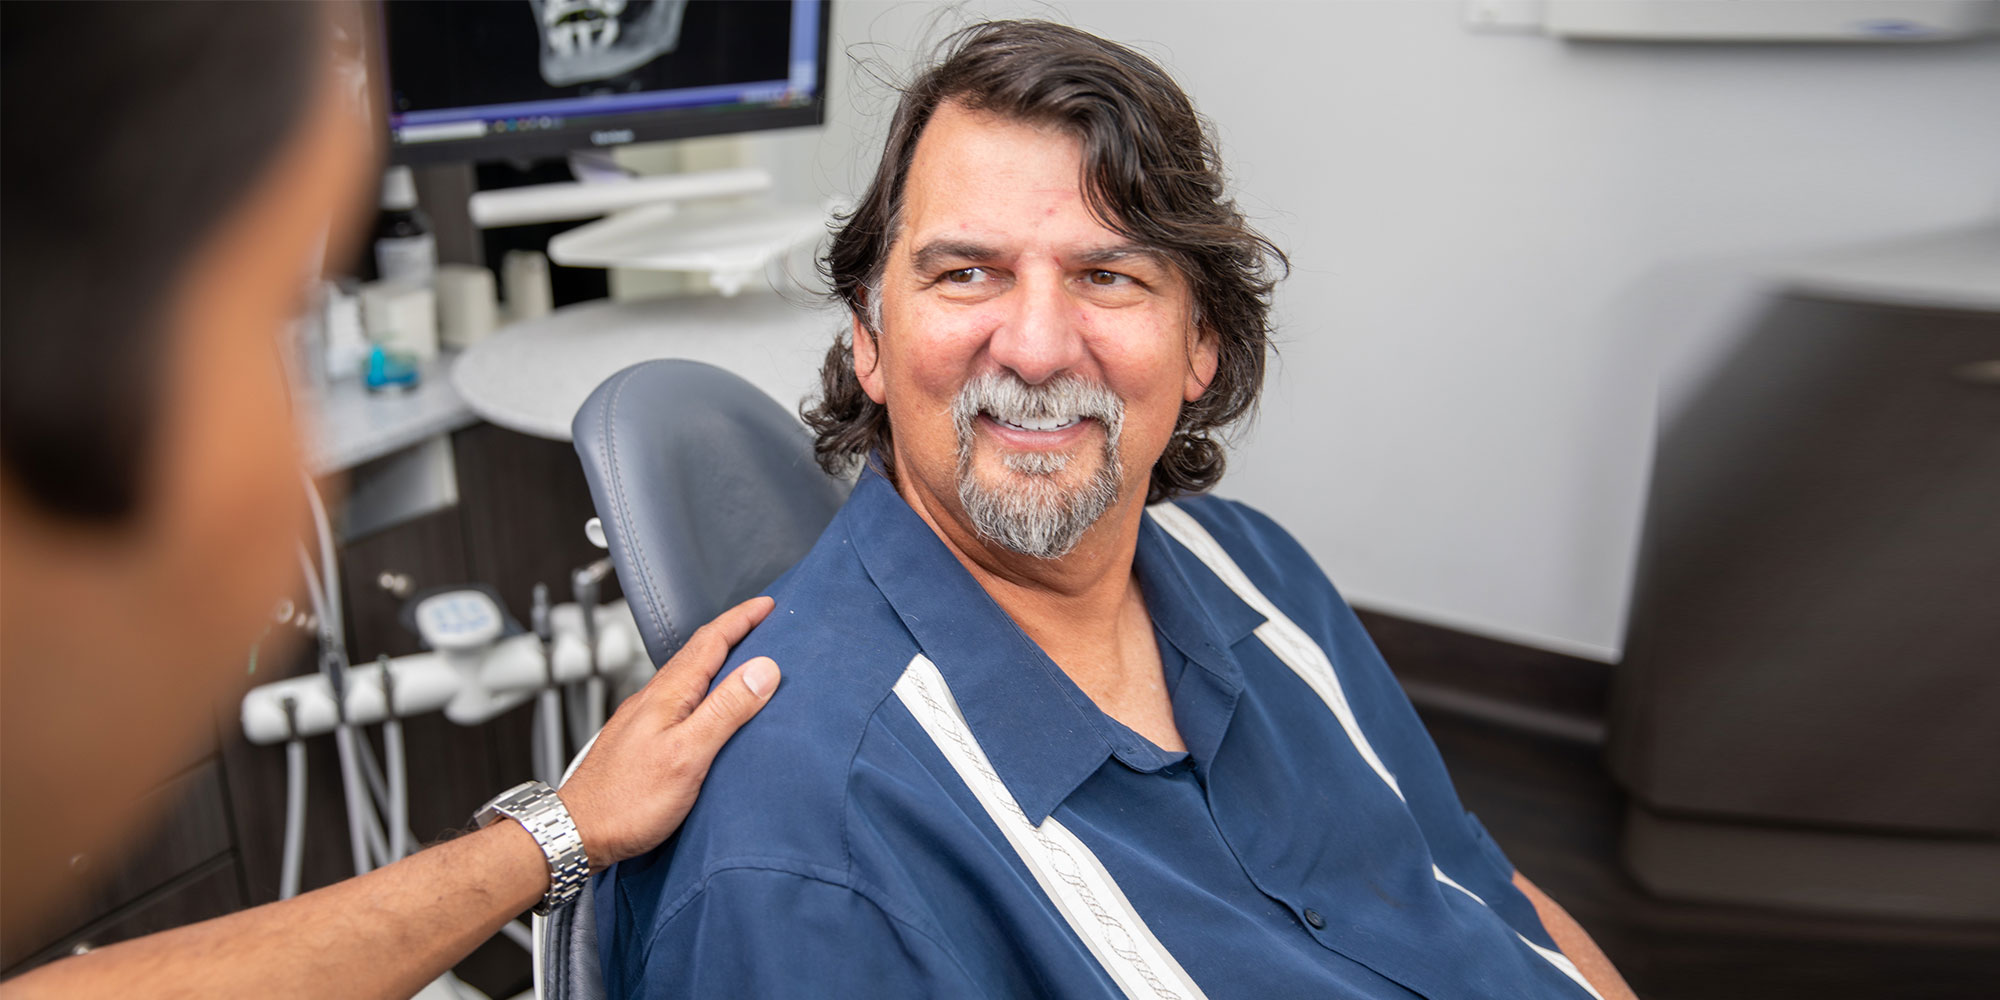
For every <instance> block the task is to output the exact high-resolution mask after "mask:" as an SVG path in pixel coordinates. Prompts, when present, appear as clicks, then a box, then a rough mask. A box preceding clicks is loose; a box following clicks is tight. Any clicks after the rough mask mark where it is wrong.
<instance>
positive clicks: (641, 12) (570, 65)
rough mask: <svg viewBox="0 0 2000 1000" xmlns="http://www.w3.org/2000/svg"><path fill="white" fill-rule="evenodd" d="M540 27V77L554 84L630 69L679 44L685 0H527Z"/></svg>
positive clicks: (600, 77) (585, 80)
mask: <svg viewBox="0 0 2000 1000" xmlns="http://www.w3.org/2000/svg"><path fill="white" fill-rule="evenodd" d="M528 6H530V7H533V8H534V9H535V20H536V21H537V22H538V23H539V25H540V27H541V29H542V79H543V80H544V81H546V82H547V83H548V85H549V86H551V87H567V86H569V85H571V84H576V83H593V82H596V81H598V80H608V79H611V78H613V77H616V76H618V75H620V74H623V73H629V72H631V71H632V70H635V69H638V68H639V67H641V66H644V65H646V64H647V63H649V62H652V61H653V60H654V59H656V58H659V57H660V56H663V55H666V54H668V53H670V52H672V51H674V49H675V48H677V47H679V46H680V43H681V15H682V14H684V13H686V12H687V0H632V2H630V3H628V2H626V0H528Z"/></svg>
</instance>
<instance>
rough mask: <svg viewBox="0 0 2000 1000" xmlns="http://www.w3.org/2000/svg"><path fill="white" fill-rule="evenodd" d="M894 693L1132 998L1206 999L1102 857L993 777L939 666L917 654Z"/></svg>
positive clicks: (1162, 999) (1079, 933)
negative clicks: (1038, 819) (1032, 814)
mask: <svg viewBox="0 0 2000 1000" xmlns="http://www.w3.org/2000/svg"><path fill="white" fill-rule="evenodd" d="M895 690H896V697H898V698H900V699H902V702H903V706H904V707H905V708H908V709H909V710H910V714H911V715H912V716H915V717H916V720H917V724H918V725H920V726H922V727H923V728H924V732H925V733H927V734H928V735H929V736H930V738H931V742H933V743H935V744H937V747H938V749H939V750H940V751H942V752H943V753H944V756H945V759H946V760H948V761H950V762H951V766H952V769H953V770H955V771H957V772H958V777H959V779H960V780H961V781H964V782H965V786H966V787H967V788H969V789H971V790H972V794H973V797H974V798H977V799H978V800H979V804H980V805H981V806H984V807H985V809H986V814H987V815H988V816H990V817H992V819H993V823H994V825H996V826H998V827H999V828H1000V832H1001V833H1002V834H1004V835H1006V837H1007V842H1008V843H1009V844H1012V845H1013V847H1014V852H1015V853H1016V854H1019V855H1020V856H1021V860H1022V861H1023V862H1024V863H1026V865H1027V866H1028V872H1029V873H1030V874H1032V875H1033V876H1034V877H1035V881H1036V882H1038V883H1040V884H1041V887H1042V891H1043V892H1044V893H1047V894H1048V897H1049V899H1050V901H1052V902H1054V903H1055V905H1056V909H1057V910H1058V911H1060V912H1061V913H1062V915H1063V919H1064V920H1066V921H1068V922H1069V926H1070V929H1071V930H1073V931H1075V932H1076V935H1077V937H1079V938H1081V939H1082V940H1083V943H1084V946H1085V947H1087V948H1089V949H1090V953H1091V954H1092V955H1095V956H1097V962H1098V964H1099V965H1101V966H1103V968H1104V971H1105V972H1106V973H1108V974H1109V975H1110V976H1111V979H1112V981H1113V982H1114V983H1116V984H1117V985H1118V988H1119V989H1120V990H1121V991H1123V992H1124V994H1125V995H1126V996H1127V997H1130V998H1134V1000H1137V998H1142V997H1151V998H1156V1000H1196V998H1202V1000H1206V995H1205V994H1203V993H1202V991H1201V987H1199V986H1196V985H1195V984H1194V980H1193V979H1191V978H1189V977H1188V974H1187V971H1186V970H1184V969H1182V968H1181V964H1180V962H1179V961H1177V960H1176V959H1175V958H1174V956H1173V953H1172V952H1170V951H1168V950H1167V948H1166V946H1165V945H1163V944H1161V943H1160V939H1159V938H1156V937H1154V936H1153V931H1152V928H1149V927H1147V926H1146V922H1145V920H1143V919H1141V918H1140V916H1139V911H1138V910H1136V909H1133V907H1132V902H1131V901H1130V900H1128V899H1126V898H1125V892H1124V890H1122V889H1120V888H1118V883H1117V881H1115V880H1114V879H1112V877H1111V873H1110V872H1108V871H1106V870H1105V869H1104V865H1103V863H1102V862H1100V861H1098V860H1097V855H1095V854H1093V853H1091V850H1090V848H1089V847H1086V846H1084V843H1083V841H1082V840H1081V839H1079V838H1078V837H1077V836H1076V834H1073V833H1071V832H1070V831H1069V829H1068V828H1067V827H1065V826H1063V825H1062V823H1061V821H1059V820H1057V819H1056V818H1055V817H1054V816H1050V817H1047V818H1046V819H1044V820H1042V825H1041V826H1039V827H1037V826H1036V825H1035V824H1033V823H1031V822H1029V820H1028V817H1027V814H1026V813H1023V812H1022V811H1021V807H1020V805H1018V804H1017V803H1015V801H1014V796H1013V794H1012V793H1010V792H1009V791H1007V786H1006V785H1005V784H1003V783H1002V782H1001V781H1000V776H999V775H997V774H995V773H994V772H993V765H992V762H991V761H990V760H988V759H987V756H986V751H985V750H983V749H981V748H980V746H979V741H978V740H977V739H975V738H974V737H973V735H972V730H971V728H970V727H969V726H967V725H966V724H965V716H964V715H963V714H962V713H960V711H959V709H958V699H956V698H954V697H953V696H952V693H951V688H950V687H949V686H948V685H947V684H945V680H944V675H943V674H941V673H939V672H938V668H937V665H936V664H934V663H932V662H931V661H930V660H928V659H926V658H925V657H924V656H923V655H922V654H918V656H917V657H916V658H915V659H913V660H911V661H910V665H909V666H908V667H907V668H905V669H904V671H903V676H902V677H901V678H900V679H898V680H897V681H896V688H895Z"/></svg>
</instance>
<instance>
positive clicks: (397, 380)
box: [362, 344, 421, 392]
mask: <svg viewBox="0 0 2000 1000" xmlns="http://www.w3.org/2000/svg"><path fill="white" fill-rule="evenodd" d="M420 378H421V376H420V375H419V373H418V372H417V363H416V359H414V358H412V357H410V356H409V355H406V354H402V353H392V352H390V351H387V350H384V349H383V348H382V345H380V344H377V345H375V348H374V349H373V350H371V351H369V352H368V370H367V371H366V372H364V373H363V375H362V384H363V385H365V386H367V387H368V391H369V392H384V391H387V390H389V389H414V388H416V387H417V382H418V381H419V380H420Z"/></svg>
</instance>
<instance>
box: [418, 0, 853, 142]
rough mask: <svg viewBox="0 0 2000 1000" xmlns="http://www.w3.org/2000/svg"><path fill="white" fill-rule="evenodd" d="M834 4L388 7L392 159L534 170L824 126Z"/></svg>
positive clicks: (585, 1)
mask: <svg viewBox="0 0 2000 1000" xmlns="http://www.w3.org/2000/svg"><path fill="white" fill-rule="evenodd" d="M827 6H828V4H827V0H768V2H757V3H748V2H729V0H494V2H459V3H438V2H427V0H386V2H384V3H383V4H382V20H381V30H382V33H383V37H384V47H383V48H384V57H383V63H384V70H385V75H386V77H387V80H386V83H387V86H386V88H385V99H386V101H387V111H388V114H387V119H388V125H389V141H390V156H391V158H392V159H393V160H394V161H395V162H397V163H410V164H418V163H438V162H445V161H453V160H498V159H532V158H537V157H552V156H562V155H565V154H567V153H569V152H570V151H572V150H577V149H587V148H590V147H593V146H615V145H620V144H623V143H628V142H647V141H655V140H661V139H680V138H688V137H691V136H699V135H717V134H721V133H729V132H747V131H753V130H758V129H773V128H790V127H795V126H802V125H818V124H820V123H821V122H823V121H824V120H825V115H826V53H827V34H828V16H827V15H828V10H827Z"/></svg>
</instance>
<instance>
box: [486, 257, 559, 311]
mask: <svg viewBox="0 0 2000 1000" xmlns="http://www.w3.org/2000/svg"><path fill="white" fill-rule="evenodd" d="M500 281H501V283H502V285H503V286H504V287H505V288H506V291H507V322H509V323H520V322H523V321H525V320H531V319H539V318H541V317H543V316H547V315H548V314H549V310H550V309H552V308H554V303H555V292H554V291H553V290H551V289H550V288H549V259H548V258H547V257H544V256H542V255H541V254H540V253H537V252H535V251H533V250H509V251H507V257H506V259H505V260H502V261H501V262H500Z"/></svg>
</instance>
